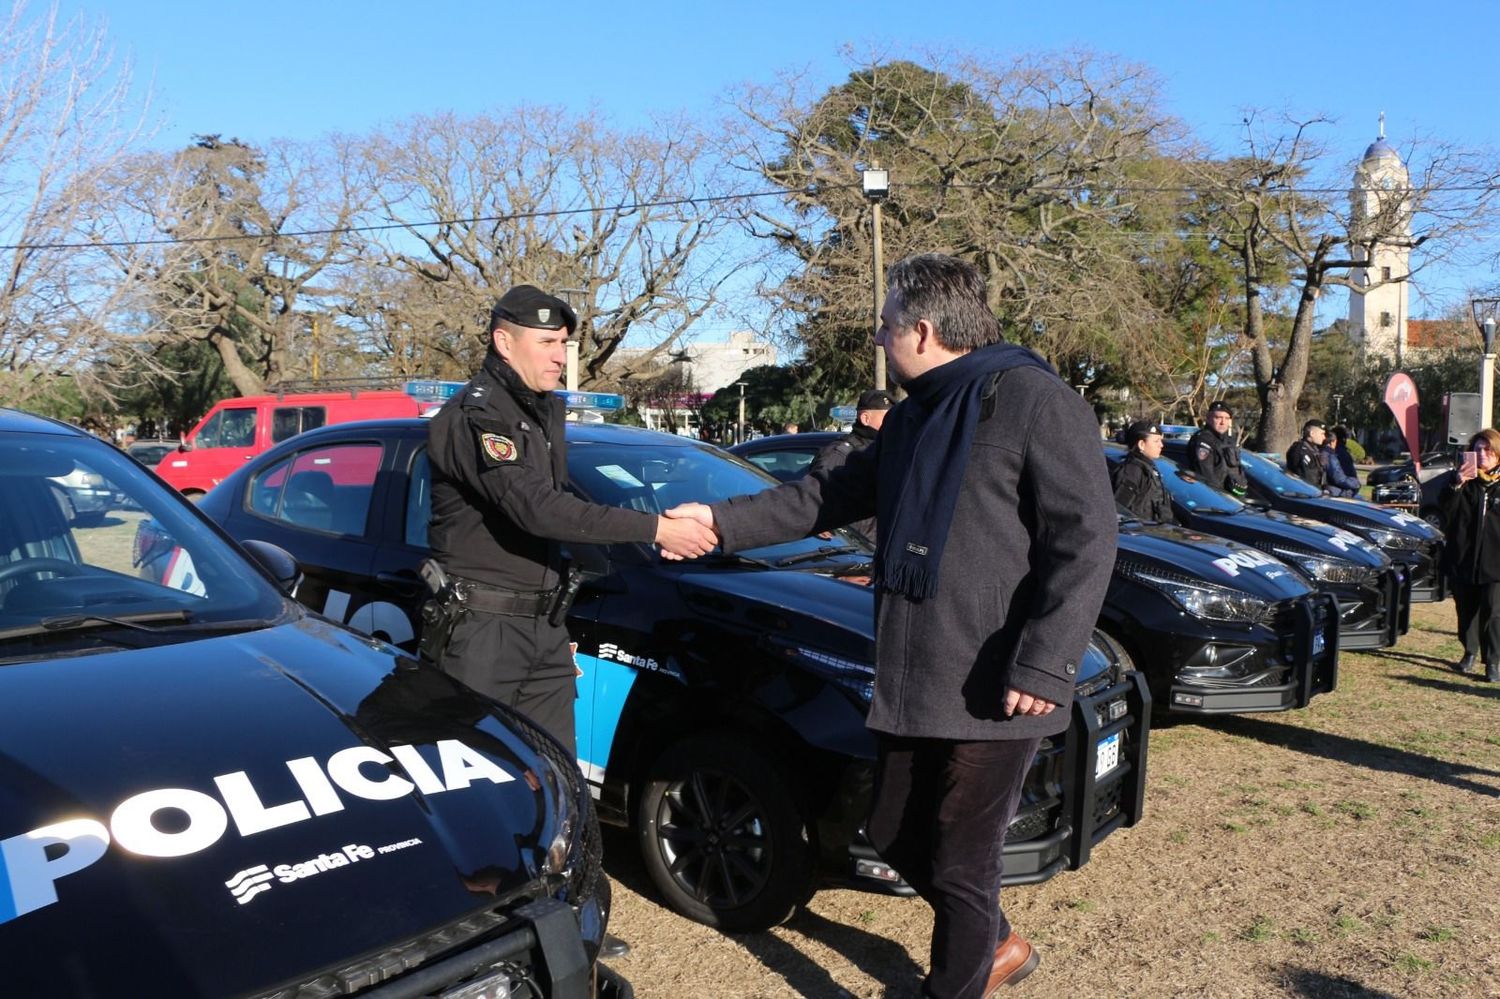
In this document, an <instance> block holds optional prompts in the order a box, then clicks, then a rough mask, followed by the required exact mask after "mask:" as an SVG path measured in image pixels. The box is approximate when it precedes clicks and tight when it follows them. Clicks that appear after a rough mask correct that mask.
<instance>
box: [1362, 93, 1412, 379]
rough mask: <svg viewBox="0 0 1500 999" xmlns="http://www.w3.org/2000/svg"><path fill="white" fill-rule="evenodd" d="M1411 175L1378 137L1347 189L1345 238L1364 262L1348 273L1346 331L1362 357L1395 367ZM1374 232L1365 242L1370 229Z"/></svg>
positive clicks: (1403, 325) (1399, 353) (1405, 298)
mask: <svg viewBox="0 0 1500 999" xmlns="http://www.w3.org/2000/svg"><path fill="white" fill-rule="evenodd" d="M1410 186H1411V178H1410V176H1409V175H1408V174H1407V172H1406V165H1405V164H1404V163H1402V162H1401V156H1400V154H1398V153H1397V152H1396V150H1395V149H1393V148H1391V146H1390V145H1389V144H1388V143H1387V142H1386V141H1385V112H1381V114H1380V137H1379V138H1377V139H1376V140H1375V141H1374V142H1373V143H1371V144H1370V147H1369V148H1368V149H1366V150H1365V155H1364V159H1362V160H1360V163H1359V166H1357V167H1355V169H1354V188H1353V190H1351V191H1350V192H1349V204H1350V208H1351V212H1350V224H1349V237H1350V242H1351V246H1352V249H1353V252H1354V259H1356V260H1358V261H1360V262H1361V263H1362V264H1363V265H1364V266H1362V267H1357V268H1355V269H1354V271H1353V272H1352V273H1351V275H1350V276H1351V277H1352V278H1353V279H1354V282H1355V285H1356V288H1355V289H1354V290H1351V291H1350V292H1349V330H1350V332H1351V333H1352V334H1353V335H1354V339H1355V341H1356V342H1357V343H1358V344H1359V346H1360V352H1361V354H1363V355H1364V356H1365V357H1371V356H1383V357H1389V358H1391V359H1393V360H1394V361H1395V362H1396V364H1397V366H1400V365H1401V364H1402V363H1403V360H1404V358H1405V356H1406V348H1407V344H1406V330H1407V310H1408V307H1409V304H1410V301H1411V288H1410V287H1409V285H1408V282H1407V281H1406V280H1405V279H1406V277H1407V276H1408V275H1409V274H1410V273H1411V248H1410V246H1409V243H1410V241H1411V194H1410V190H1409V188H1410ZM1372 233H1374V234H1378V236H1377V237H1376V238H1375V240H1374V241H1373V242H1371V234H1372Z"/></svg>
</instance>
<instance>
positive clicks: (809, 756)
mask: <svg viewBox="0 0 1500 999" xmlns="http://www.w3.org/2000/svg"><path fill="white" fill-rule="evenodd" d="M426 444H427V426H426V424H425V423H423V422H422V421H421V420H414V419H413V420H388V421H372V422H367V423H350V424H340V425H337V426H331V427H324V428H321V429H318V430H314V431H309V432H307V433H305V434H302V435H301V436H298V437H296V438H293V439H291V440H288V441H286V442H284V443H282V444H281V445H279V446H278V447H276V448H275V449H273V450H272V451H269V452H267V453H266V454H263V455H260V456H258V457H257V458H256V459H254V460H253V461H252V462H250V463H249V464H248V465H247V466H246V467H244V468H243V469H241V470H239V471H237V472H236V473H235V474H234V475H232V476H230V477H229V478H228V479H226V480H225V481H224V482H223V483H221V484H220V485H219V486H218V487H217V488H215V489H214V490H213V491H212V492H211V493H210V494H209V495H208V496H207V497H206V498H204V500H203V501H202V503H201V505H200V510H201V511H202V512H204V513H205V514H207V515H208V516H209V517H211V518H213V519H214V520H216V521H218V522H219V523H220V524H222V525H223V526H224V528H225V529H226V530H227V531H228V532H229V533H230V534H232V535H234V536H235V537H237V538H241V539H246V540H249V539H260V540H265V541H272V542H274V543H275V544H278V545H281V546H283V547H285V548H286V549H288V550H289V551H292V552H293V553H295V554H296V555H297V557H298V560H299V562H300V563H301V565H302V568H303V569H304V571H305V572H306V573H307V578H306V580H305V581H304V583H303V585H302V587H301V588H300V589H299V590H298V597H299V599H301V600H303V601H304V602H306V603H307V604H309V605H310V606H312V607H314V608H317V609H319V610H322V611H323V612H324V613H325V614H328V615H330V616H332V617H334V618H337V619H339V620H342V621H346V622H348V623H350V624H351V625H353V626H354V627H357V628H359V629H361V630H364V631H368V632H372V633H377V634H380V635H382V636H383V637H385V638H388V639H390V640H391V641H394V642H397V643H400V644H403V645H406V646H407V647H411V646H412V643H413V642H414V638H415V635H416V630H417V627H418V617H417V610H418V607H419V606H420V603H421V601H422V599H423V593H422V590H421V587H420V586H419V584H418V583H417V568H418V567H419V565H420V564H421V562H422V560H423V559H425V558H426V557H427V555H428V549H427V520H428V515H429V509H430V493H429V476H428V464H427V455H426ZM568 468H569V474H570V477H571V479H572V485H573V488H574V489H575V490H576V491H577V492H578V493H579V494H581V495H583V496H585V497H586V498H588V499H591V500H593V501H595V502H599V503H608V504H613V505H618V506H627V507H631V508H633V509H638V510H646V511H657V510H662V509H666V508H668V507H671V506H674V505H676V504H678V503H680V502H683V501H686V500H693V499H695V500H714V499H719V498H724V497H728V496H735V495H741V494H744V493H749V492H755V491H758V490H761V489H764V488H767V487H769V486H771V485H774V484H775V483H774V480H772V479H770V478H769V477H767V476H765V475H764V474H763V473H761V472H759V471H758V470H756V469H755V468H754V467H753V466H750V465H747V464H745V463H744V462H741V461H738V460H736V459H735V458H732V457H730V456H729V455H726V454H725V453H724V452H723V451H721V450H719V449H718V448H715V447H713V446H711V445H705V444H699V443H697V442H694V441H690V440H687V439H685V438H682V437H675V436H672V435H668V434H658V433H652V432H649V431H643V430H635V429H631V428H626V427H609V426H587V425H573V424H570V425H569V427H568ZM871 554H872V553H871V549H870V547H869V545H868V543H867V542H866V541H865V540H864V539H863V538H861V537H860V536H858V535H856V534H853V533H851V532H846V531H839V532H834V533H832V534H830V535H829V536H828V537H810V538H806V539H802V540H800V541H795V542H789V543H786V544H781V545H775V546H771V547H767V548H761V549H754V550H751V551H746V552H742V553H739V554H736V555H729V556H726V555H711V556H708V557H705V558H702V559H699V560H696V561H691V562H667V561H664V560H663V559H661V558H660V556H659V555H658V554H657V553H656V552H655V551H654V550H653V549H652V548H651V547H650V546H646V545H630V544H624V545H613V546H610V547H608V548H589V547H587V546H585V547H575V549H574V551H573V555H574V557H575V559H576V560H577V561H579V562H580V563H581V564H584V565H586V566H590V567H591V572H590V573H589V576H588V578H587V579H586V581H585V583H584V584H583V586H582V588H581V590H580V592H579V595H578V598H577V600H576V602H575V603H574V604H573V607H572V610H571V613H570V615H569V617H568V627H569V630H570V632H571V633H572V635H573V637H574V639H576V641H577V643H578V647H577V650H576V655H577V664H578V667H579V670H580V676H579V680H578V695H579V696H578V701H577V733H578V755H579V763H580V766H581V768H582V770H583V772H584V774H585V775H586V776H587V778H588V780H589V781H590V782H591V783H592V784H593V785H594V787H595V789H596V792H597V794H598V795H599V805H600V812H601V815H602V816H604V817H605V818H607V819H610V820H613V821H615V822H618V823H622V824H629V825H630V826H631V827H632V828H633V829H634V830H635V833H636V836H637V839H638V843H639V847H640V852H641V855H642V857H643V858H644V863H645V866H646V869H647V870H648V872H649V874H650V876H651V878H652V880H653V882H654V883H655V885H656V887H657V888H658V890H659V891H660V893H661V895H662V896H663V898H664V899H665V900H666V901H667V903H668V904H669V905H671V906H672V907H673V908H674V909H676V910H678V911H679V912H681V913H683V914H685V915H687V916H689V917H690V918H693V919H697V920H699V921H701V922H705V923H708V924H710V925H715V926H719V927H722V928H725V929H731V930H752V929H758V928H763V927H766V926H769V925H773V924H775V923H777V922H779V921H780V920H782V919H783V918H785V917H786V916H787V915H788V914H790V912H791V911H792V910H793V909H794V908H795V907H796V906H797V905H798V904H800V903H801V902H803V901H804V900H805V899H806V898H807V897H808V895H810V894H811V892H812V891H813V890H814V888H815V887H816V886H817V885H818V884H820V883H835V884H843V885H848V886H855V887H862V888H867V889H871V890H880V891H896V892H906V891H909V889H906V888H905V886H904V885H903V884H902V883H901V882H900V881H899V879H898V877H897V875H896V874H895V873H894V872H893V871H892V870H891V869H890V867H888V866H887V865H886V864H884V863H883V862H882V861H881V860H880V858H879V857H878V856H876V855H875V853H874V851H873V850H872V849H871V848H870V847H869V845H868V842H867V841H866V839H865V837H864V835H863V831H862V829H863V821H864V817H865V813H866V809H867V806H868V799H869V794H870V789H871V783H872V778H873V773H872V763H873V760H874V756H875V747H874V742H873V738H872V737H871V735H870V733H869V732H868V730H866V728H865V725H864V719H865V714H866V711H867V710H868V704H869V700H870V696H871V692H872V679H873V675H874V672H873V667H872V663H873V661H874V606H873V594H872V591H871V590H870V589H869V587H868V586H866V585H863V584H862V578H863V577H866V576H867V575H868V573H869V569H870V560H871ZM1101 642H1103V643H1104V644H1103V645H1102V646H1100V647H1099V648H1096V649H1093V650H1092V651H1091V652H1090V654H1089V655H1088V656H1087V657H1086V664H1085V665H1082V666H1081V667H1080V669H1079V680H1078V689H1077V701H1076V707H1075V708H1074V711H1073V719H1072V728H1071V729H1070V730H1069V732H1068V734H1067V737H1066V738H1065V739H1064V738H1056V739H1051V740H1047V741H1046V742H1044V744H1043V747H1042V750H1041V752H1040V753H1039V754H1038V757H1037V761H1036V763H1035V764H1034V766H1033V768H1032V770H1031V773H1030V775H1029V777H1028V780H1027V783H1026V788H1025V791H1024V794H1023V800H1022V802H1021V806H1020V810H1019V812H1018V814H1017V817H1016V820H1015V822H1014V823H1013V824H1012V826H1011V828H1010V832H1009V836H1008V839H1007V842H1006V844H1005V876H1006V880H1007V882H1008V883H1012V884H1016V883H1028V882H1035V881H1041V880H1044V879H1045V878H1048V877H1050V876H1051V875H1053V874H1055V873H1057V872H1058V871H1061V870H1063V869H1065V868H1067V867H1077V866H1079V865H1081V864H1082V863H1084V861H1086V860H1087V859H1088V856H1089V852H1090V850H1091V849H1092V848H1093V846H1094V845H1096V844H1097V843H1098V842H1100V841H1101V840H1102V839H1103V838H1104V837H1105V836H1107V835H1108V834H1109V833H1110V832H1112V831H1113V830H1114V829H1116V828H1119V827H1120V826H1124V825H1130V824H1133V823H1134V822H1135V821H1136V820H1137V818H1139V816H1140V814H1141V804H1142V796H1143V790H1144V783H1143V782H1144V779H1145V772H1144V771H1145V761H1146V739H1147V731H1148V725H1149V720H1148V716H1149V706H1148V696H1149V695H1148V694H1147V691H1146V688H1145V684H1144V683H1142V682H1140V681H1139V680H1138V679H1137V678H1136V674H1134V673H1133V671H1130V670H1129V669H1128V665H1127V663H1126V662H1125V661H1124V660H1123V657H1122V656H1121V654H1120V653H1119V652H1118V650H1116V649H1114V648H1113V647H1112V645H1111V644H1109V643H1108V640H1107V639H1102V638H1101Z"/></svg>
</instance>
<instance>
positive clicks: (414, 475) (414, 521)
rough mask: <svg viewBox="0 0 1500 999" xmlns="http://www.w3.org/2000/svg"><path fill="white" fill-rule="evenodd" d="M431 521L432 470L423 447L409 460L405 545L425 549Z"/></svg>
mask: <svg viewBox="0 0 1500 999" xmlns="http://www.w3.org/2000/svg"><path fill="white" fill-rule="evenodd" d="M431 519H432V469H431V466H430V465H428V463H427V449H426V448H425V447H424V448H422V449H421V450H420V451H418V452H417V453H416V456H415V457H413V458H412V460H411V472H410V474H409V475H408V476H407V480H406V534H405V538H406V543H407V544H409V545H412V546H413V547H415V548H426V547H427V522H428V521H429V520H431Z"/></svg>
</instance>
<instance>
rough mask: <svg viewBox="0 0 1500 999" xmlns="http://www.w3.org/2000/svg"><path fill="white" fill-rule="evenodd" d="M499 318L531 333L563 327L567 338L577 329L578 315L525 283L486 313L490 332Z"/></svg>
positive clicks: (497, 323)
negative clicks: (488, 313)
mask: <svg viewBox="0 0 1500 999" xmlns="http://www.w3.org/2000/svg"><path fill="white" fill-rule="evenodd" d="M502 319H508V320H510V321H511V322H513V323H515V324H516V325H517V326H525V327H526V328H527V329H534V330H560V329H563V328H564V327H566V328H567V331H568V333H569V334H570V335H571V334H572V333H574V332H575V331H577V329H578V315H577V313H575V312H574V311H573V307H572V306H571V305H569V304H568V303H567V302H564V301H563V300H562V299H560V298H558V297H556V296H554V295H549V294H547V293H546V292H545V291H542V290H541V289H540V288H537V287H534V286H532V285H529V284H518V285H516V286H515V287H514V288H512V289H511V290H510V291H507V292H506V293H505V294H504V295H503V296H502V297H501V298H500V301H498V302H496V303H495V307H494V308H493V309H491V310H490V332H492V333H493V332H494V330H495V327H496V326H498V325H499V324H500V320H502Z"/></svg>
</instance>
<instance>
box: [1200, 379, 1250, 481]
mask: <svg viewBox="0 0 1500 999" xmlns="http://www.w3.org/2000/svg"><path fill="white" fill-rule="evenodd" d="M1233 429H1234V411H1233V410H1231V409H1230V408H1229V406H1228V405H1227V404H1225V403H1222V402H1216V403H1214V404H1213V405H1212V406H1210V407H1208V419H1207V420H1205V421H1204V425H1203V429H1202V430H1199V431H1198V432H1197V433H1196V434H1194V435H1193V437H1192V440H1190V441H1188V470H1189V471H1191V472H1196V473H1197V475H1198V478H1200V479H1202V480H1203V481H1204V482H1205V483H1207V484H1208V485H1210V486H1212V487H1213V488H1215V489H1217V490H1219V491H1220V492H1223V493H1230V494H1232V495H1235V496H1244V495H1245V494H1246V493H1248V492H1249V491H1250V484H1249V482H1248V481H1247V480H1246V479H1245V470H1244V469H1243V468H1241V467H1240V448H1239V445H1238V444H1236V443H1235V441H1234V434H1233V433H1232V431H1233Z"/></svg>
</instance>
